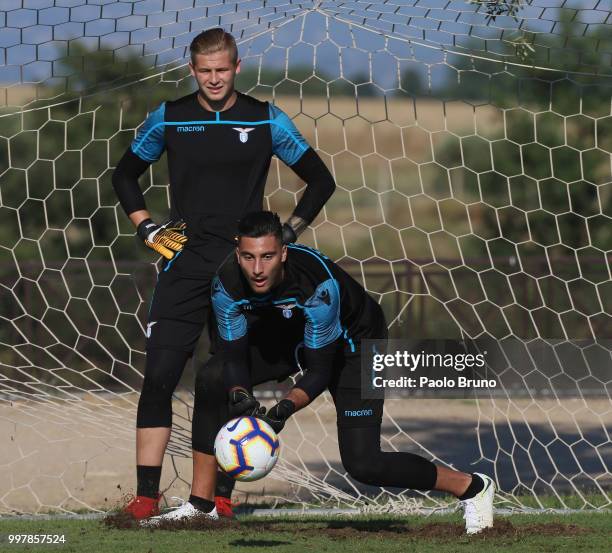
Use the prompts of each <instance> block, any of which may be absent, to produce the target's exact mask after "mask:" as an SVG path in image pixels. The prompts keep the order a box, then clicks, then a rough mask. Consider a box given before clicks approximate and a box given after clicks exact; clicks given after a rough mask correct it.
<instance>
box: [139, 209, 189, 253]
mask: <svg viewBox="0 0 612 553" xmlns="http://www.w3.org/2000/svg"><path fill="white" fill-rule="evenodd" d="M185 228H187V225H186V224H185V223H183V222H182V221H168V222H167V223H164V224H163V225H157V224H155V223H154V222H153V221H152V220H151V219H145V220H144V221H142V223H140V224H139V225H138V228H137V229H136V234H138V236H139V237H140V238H141V239H142V240H143V242H144V243H145V245H146V246H148V247H149V248H151V249H152V250H154V251H156V252H157V253H158V254H160V255H163V256H164V257H165V258H166V259H172V258H173V257H174V256H175V255H176V254H177V253H178V252H180V251H181V250H182V249H183V246H184V245H185V242H187V237H186V236H185V235H184V234H183V231H184V230H185Z"/></svg>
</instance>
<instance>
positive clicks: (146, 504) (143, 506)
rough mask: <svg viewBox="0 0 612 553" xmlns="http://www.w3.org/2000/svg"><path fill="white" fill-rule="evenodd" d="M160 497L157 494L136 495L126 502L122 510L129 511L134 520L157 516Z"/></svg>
mask: <svg viewBox="0 0 612 553" xmlns="http://www.w3.org/2000/svg"><path fill="white" fill-rule="evenodd" d="M160 499H161V496H160V495H158V496H157V497H156V498H152V497H146V496H144V495H137V496H136V497H135V498H134V499H132V501H130V502H129V503H128V504H127V506H126V507H124V509H123V512H124V513H129V514H130V515H132V516H133V517H134V518H135V519H136V520H142V519H143V518H149V517H153V516H157V515H159V500H160Z"/></svg>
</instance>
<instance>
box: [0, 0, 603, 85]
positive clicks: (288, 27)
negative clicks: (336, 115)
mask: <svg viewBox="0 0 612 553" xmlns="http://www.w3.org/2000/svg"><path fill="white" fill-rule="evenodd" d="M508 1H512V0H508ZM517 1H520V0H517ZM0 8H2V9H1V10H0V83H3V84H4V86H7V85H11V84H20V83H27V82H42V81H46V80H48V79H52V78H56V77H60V78H61V77H62V76H63V74H62V67H61V64H59V63H58V60H60V59H61V58H62V57H64V56H65V55H66V53H67V51H68V45H69V44H71V43H72V42H73V41H75V40H78V41H79V42H80V43H81V44H82V45H84V46H86V47H87V48H88V49H93V50H97V49H112V50H115V51H116V52H117V53H118V54H119V55H124V54H127V53H129V52H135V53H136V54H137V55H143V54H144V55H146V56H148V57H149V60H151V63H153V64H154V65H155V66H158V67H163V66H164V65H165V64H167V63H172V62H174V63H184V61H185V54H186V48H187V46H188V44H189V42H190V41H191V39H192V38H193V36H195V34H197V33H198V32H199V31H201V30H202V29H204V28H208V27H210V26H216V25H222V26H223V27H225V28H226V29H227V30H230V31H231V32H233V34H234V35H235V36H236V37H237V39H238V41H239V44H240V47H241V55H242V57H243V58H244V59H245V61H246V64H247V66H248V65H249V64H251V65H252V64H253V62H254V61H257V63H259V57H258V56H263V63H264V66H265V67H268V68H274V67H282V66H284V65H285V64H287V63H288V64H289V65H290V66H291V65H300V64H301V65H307V66H312V65H313V64H315V63H316V67H317V69H320V70H321V71H323V72H324V73H325V74H327V75H333V76H339V75H340V73H342V74H344V75H347V76H350V75H351V74H353V75H354V74H356V73H363V72H364V71H371V72H372V77H373V79H374V80H375V81H376V82H377V83H378V84H380V85H381V86H383V87H387V86H391V85H392V80H393V74H394V72H395V73H396V71H395V70H394V63H395V60H396V59H397V58H401V59H406V60H414V61H416V62H417V64H416V65H415V67H418V69H417V70H418V71H420V72H421V73H423V74H424V73H426V72H427V67H428V66H430V65H435V64H440V63H444V62H445V61H446V59H445V58H444V54H443V50H442V49H441V46H443V47H444V48H445V49H447V50H451V51H453V50H457V49H461V45H462V44H463V45H465V41H466V40H467V38H468V36H469V37H472V40H473V41H474V40H480V43H479V44H475V48H476V49H475V50H474V52H476V53H477V54H483V55H485V56H487V55H488V56H490V55H491V54H494V53H495V50H496V48H499V45H500V42H499V41H500V39H502V38H503V39H508V38H512V37H513V36H515V37H516V36H519V35H518V33H519V31H518V30H517V28H518V25H519V24H521V25H523V26H524V25H528V27H529V29H530V30H532V31H538V32H543V33H556V32H558V31H559V23H558V20H559V14H560V10H566V12H567V13H572V14H575V15H574V16H575V18H576V25H579V26H581V27H580V28H581V29H583V30H584V32H588V31H589V30H593V29H594V28H595V26H596V25H608V26H609V25H611V24H612V14H611V13H610V12H611V10H612V1H611V0H531V1H530V2H529V3H527V2H526V0H523V4H522V7H521V9H520V11H519V12H518V13H519V16H520V19H519V21H518V22H517V21H515V20H514V19H513V18H512V17H508V16H506V17H504V16H500V17H497V19H496V21H495V22H489V23H488V24H487V22H486V19H485V17H484V15H483V13H482V7H479V6H477V5H474V4H470V2H469V1H468V0H454V1H453V0H381V1H379V2H365V1H360V0H354V1H344V2H341V1H337V0H327V1H325V0H322V1H318V2H316V1H312V0H311V1H308V0H307V1H301V2H299V3H298V2H297V1H295V0H268V1H266V2H263V1H262V0H246V1H245V0H240V1H229V2H223V1H220V0H165V1H164V0H133V1H125V0H124V1H118V0H1V1H0ZM305 9H310V10H311V11H310V12H309V13H308V15H307V16H306V17H302V14H303V13H304V12H305ZM162 10H163V11H162ZM317 10H318V11H317ZM572 10H578V11H577V12H574V11H572ZM385 36H386V37H394V38H390V39H388V40H387V41H385ZM484 38H488V39H493V40H489V42H487V43H485V42H484V40H483V39H484ZM315 45H316V46H315ZM340 49H341V50H342V61H343V64H342V65H340V63H339V60H340ZM368 52H374V57H373V59H372V60H371V61H370V60H369V57H368ZM315 60H316V61H315ZM370 64H371V69H369V67H370ZM408 65H410V64H409V63H408ZM430 73H431V72H430ZM433 74H434V79H435V78H436V77H435V74H436V72H433ZM434 84H435V83H434Z"/></svg>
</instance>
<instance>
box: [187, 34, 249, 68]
mask: <svg viewBox="0 0 612 553" xmlns="http://www.w3.org/2000/svg"><path fill="white" fill-rule="evenodd" d="M223 50H227V51H228V52H229V53H230V56H231V58H232V62H233V63H234V65H236V62H237V61H238V47H237V46H236V40H235V39H234V37H233V36H232V35H231V34H229V33H227V32H225V31H224V30H223V29H222V28H221V27H216V28H214V29H208V30H207V31H202V32H201V33H200V34H199V35H198V36H196V37H195V38H194V39H193V40H192V41H191V45H190V46H189V51H190V52H191V61H192V63H193V62H195V57H196V55H197V54H214V53H215V52H221V51H223Z"/></svg>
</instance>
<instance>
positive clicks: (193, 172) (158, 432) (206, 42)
mask: <svg viewBox="0 0 612 553" xmlns="http://www.w3.org/2000/svg"><path fill="white" fill-rule="evenodd" d="M190 51H191V61H190V63H189V68H190V71H191V74H192V76H193V77H194V78H195V80H196V82H197V85H198V90H197V92H194V93H193V94H189V95H187V96H184V97H183V98H179V99H178V100H175V101H171V102H164V103H162V104H161V105H160V106H159V107H158V108H157V109H156V110H155V111H153V112H152V113H150V115H149V116H148V117H147V119H146V121H145V122H144V124H143V125H142V127H141V128H140V130H139V132H138V135H137V137H136V139H135V140H134V141H133V142H132V144H131V146H130V147H129V148H128V149H127V151H126V152H125V154H124V155H123V157H122V158H121V160H120V161H119V164H118V165H117V169H116V170H115V173H114V174H113V187H114V189H115V191H116V193H117V197H118V198H119V202H120V203H121V206H122V207H123V209H124V210H125V212H126V213H127V214H128V216H129V218H130V220H131V221H132V223H134V225H135V226H136V229H137V234H138V236H139V237H140V238H141V239H142V240H143V242H144V243H145V244H146V245H147V246H148V247H149V248H151V249H153V250H155V251H156V252H157V253H159V254H161V255H163V256H164V258H165V262H164V266H163V270H162V271H161V272H160V274H159V278H158V281H157V285H156V287H155V293H154V295H153V299H152V302H151V307H150V311H149V321H148V324H147V334H146V335H147V348H146V352H147V358H146V367H145V378H144V383H143V386H142V391H141V395H140V400H139V402H138V415H137V421H136V426H137V430H136V462H137V495H136V498H135V499H134V500H133V501H132V502H131V503H130V504H129V505H128V506H127V507H126V510H127V511H128V512H129V513H131V514H132V515H133V516H134V517H136V518H138V519H142V518H146V517H149V516H152V515H156V514H158V512H159V482H160V477H161V466H162V460H163V456H164V452H165V449H166V446H167V444H168V440H169V438H170V430H171V426H172V394H173V392H174V389H175V388H176V385H177V384H178V381H179V379H180V377H181V374H182V372H183V369H184V367H185V363H186V362H187V360H188V359H189V357H190V356H191V355H192V353H193V350H194V348H195V345H196V342H197V340H198V338H199V336H200V334H201V332H202V330H203V328H204V325H205V323H206V321H207V318H208V316H209V313H210V285H211V280H212V278H213V276H214V274H215V271H216V269H217V267H218V265H219V264H220V263H221V261H223V259H224V258H225V257H226V256H227V255H228V254H229V252H230V251H231V250H232V249H233V248H234V247H235V243H234V237H235V236H236V232H237V223H238V220H239V219H240V218H241V217H242V216H243V215H244V214H246V213H248V212H251V211H256V210H259V209H261V207H262V202H263V194H264V187H265V183H266V177H267V174H268V170H269V167H270V161H271V158H272V156H273V155H276V156H277V157H279V158H280V159H281V160H282V161H283V162H284V163H286V164H287V165H288V166H290V167H291V168H292V169H293V171H294V172H295V173H296V174H297V175H298V177H300V178H301V179H302V180H304V181H305V182H306V184H307V187H306V190H305V191H304V194H303V195H302V198H301V199H300V201H299V202H298V205H297V207H296V209H295V211H294V212H293V215H292V216H291V217H290V218H289V220H288V221H287V222H286V223H285V224H284V225H283V239H284V241H285V242H293V241H295V239H296V238H297V236H298V235H299V234H300V232H301V231H302V230H304V228H306V226H307V225H308V224H309V223H310V222H311V221H312V220H313V219H314V218H315V217H316V216H317V214H318V213H319V211H320V210H321V208H322V207H323V205H324V203H325V202H326V201H327V199H328V198H329V197H330V196H331V194H332V193H333V191H334V188H335V184H334V181H333V177H332V176H331V174H330V173H329V171H328V170H327V168H326V167H325V164H324V163H323V162H322V161H321V159H320V158H319V156H318V155H317V154H316V153H315V152H314V150H312V148H310V147H309V146H308V144H307V143H306V141H305V140H304V138H303V137H302V136H301V135H300V133H299V132H298V130H297V129H296V128H295V126H294V125H293V123H292V122H291V120H290V119H289V118H288V117H287V115H285V113H283V112H282V111H281V110H280V109H278V108H276V107H275V106H273V105H270V104H269V103H268V102H260V101H259V100H256V99H255V98H252V97H250V96H247V95H244V94H241V93H240V92H237V91H236V90H235V89H234V79H235V77H236V75H237V74H238V73H239V72H240V60H239V59H238V51H237V47H236V42H235V40H234V38H233V37H232V36H231V35H230V34H229V33H226V32H225V31H223V29H210V30H208V31H205V32H203V33H201V34H199V35H198V36H196V37H195V39H194V40H193V41H192V43H191V46H190ZM164 151H166V152H167V156H168V169H169V175H170V202H171V212H172V213H173V215H176V217H178V218H179V219H180V222H169V223H166V224H163V225H159V224H157V223H155V222H153V221H152V220H151V217H150V215H149V212H148V211H147V209H146V205H145V201H144V197H143V194H142V192H141V190H140V186H139V184H138V179H139V177H140V176H141V175H142V174H143V173H144V172H145V171H146V170H147V169H148V167H149V165H151V164H152V163H154V162H156V161H157V160H159V158H160V157H161V155H162V153H163V152H164ZM227 503H228V502H227V501H224V500H223V499H218V501H217V504H218V506H219V507H220V508H222V507H223V506H225V507H226V508H227ZM220 510H221V509H220Z"/></svg>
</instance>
